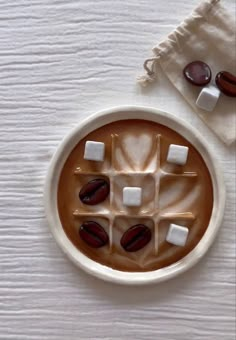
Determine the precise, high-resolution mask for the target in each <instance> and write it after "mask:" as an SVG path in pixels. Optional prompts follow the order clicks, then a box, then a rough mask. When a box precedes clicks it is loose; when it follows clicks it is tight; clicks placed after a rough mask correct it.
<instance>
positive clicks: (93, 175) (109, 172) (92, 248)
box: [45, 107, 225, 284]
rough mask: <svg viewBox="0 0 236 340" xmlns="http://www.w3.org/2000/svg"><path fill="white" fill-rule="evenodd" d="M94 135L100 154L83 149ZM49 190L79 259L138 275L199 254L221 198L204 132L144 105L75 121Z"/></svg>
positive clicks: (54, 219) (56, 218) (123, 276)
mask: <svg viewBox="0 0 236 340" xmlns="http://www.w3.org/2000/svg"><path fill="white" fill-rule="evenodd" d="M91 142H92V148H93V147H96V145H97V144H96V143H98V147H100V146H103V147H104V155H103V156H101V158H100V159H99V160H93V149H91V150H92V151H91V150H87V149H88V145H87V143H91ZM93 143H95V144H93ZM99 143H100V144H99ZM101 143H102V144H101ZM173 146H174V149H173V150H170V149H171V148H172V147H173ZM176 147H177V149H176ZM178 148H180V151H181V152H182V151H183V152H185V156H186V157H185V160H184V161H183V162H182V160H183V157H182V155H180V156H178V155H177V154H178V152H179V149H178ZM186 150H187V151H186ZM87 151H88V152H92V157H87V156H86V152H87ZM171 151H172V155H171V154H170V152H171ZM186 152H187V153H186ZM96 155H97V154H96V153H95V158H96V157H97V156H96ZM178 157H180V158H179V159H178ZM181 157H182V158H181ZM91 158H92V159H91ZM172 158H173V159H172ZM181 159H182V160H181ZM130 188H131V191H129V190H130ZM132 189H135V190H136V193H134V194H133V193H131V194H130V192H132ZM137 189H138V190H139V191H137ZM125 190H127V192H128V195H129V194H130V195H131V196H130V197H129V196H127V197H128V198H126V197H125V195H126V193H125ZM137 193H138V194H139V201H137V202H136V203H137V204H136V203H135V204H132V203H130V202H131V201H132V199H135V196H134V197H133V196H132V195H135V194H137ZM45 198H46V200H45V203H46V204H45V207H46V212H47V216H48V219H49V223H50V226H51V230H52V232H53V234H54V236H55V238H56V239H57V241H58V242H59V244H60V246H61V247H62V249H63V250H64V251H65V252H66V253H67V254H68V255H69V257H70V258H71V259H72V260H73V261H74V262H75V263H76V264H77V265H79V266H80V267H82V268H84V269H85V270H86V271H88V272H90V273H92V274H94V275H96V276H99V277H101V278H103V279H107V280H110V281H116V282H120V283H134V284H135V283H147V282H153V281H161V280H164V279H167V278H169V277H172V276H174V275H176V274H178V273H179V272H182V271H184V270H186V269H187V268H189V267H190V266H192V265H193V264H194V263H195V262H197V260H198V259H199V258H200V257H201V256H202V255H203V254H204V253H205V252H206V250H207V249H208V248H209V246H210V244H211V243H212V242H213V239H214V237H215V234H216V232H217V230H218V228H219V226H220V224H221V222H222V217H223V210H224V200H225V198H224V182H223V180H222V177H221V174H220V173H219V168H218V166H216V164H215V160H214V159H213V158H212V157H211V155H210V153H209V151H208V148H207V145H206V144H205V143H204V141H203V140H202V137H201V136H199V135H198V134H197V133H196V132H195V131H193V130H192V128H190V127H188V126H186V124H185V123H184V122H180V120H179V119H177V118H174V117H172V116H170V115H168V114H166V113H162V112H160V111H157V110H155V109H148V108H139V107H121V108H116V109H111V110H108V111H105V112H102V113H99V114H97V115H95V116H93V117H91V118H90V119H89V120H87V122H85V123H84V124H81V125H80V126H79V127H78V128H77V129H76V130H75V131H73V132H72V133H71V135H69V136H68V138H67V139H65V140H64V141H63V143H62V145H61V147H60V148H59V150H58V152H57V153H56V155H55V156H54V159H53V161H52V165H51V168H50V169H49V174H48V178H47V183H46V195H45ZM126 199H127V202H126ZM129 200H131V201H129ZM144 272H145V273H144Z"/></svg>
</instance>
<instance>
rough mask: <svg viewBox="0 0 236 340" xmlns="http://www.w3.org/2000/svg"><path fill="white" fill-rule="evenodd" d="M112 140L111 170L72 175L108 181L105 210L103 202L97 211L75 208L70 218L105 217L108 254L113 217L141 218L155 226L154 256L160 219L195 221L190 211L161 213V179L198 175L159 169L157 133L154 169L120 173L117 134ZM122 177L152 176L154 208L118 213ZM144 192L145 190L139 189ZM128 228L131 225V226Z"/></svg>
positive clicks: (111, 238)
mask: <svg viewBox="0 0 236 340" xmlns="http://www.w3.org/2000/svg"><path fill="white" fill-rule="evenodd" d="M111 138H112V141H111V148H112V149H111V162H110V167H109V168H106V170H105V171H103V172H100V171H94V172H88V171H83V170H81V169H80V168H77V169H76V170H75V171H74V174H75V175H76V176H88V177H89V176H94V177H101V176H106V177H107V178H108V179H109V182H110V195H109V209H108V210H107V211H103V209H102V208H103V203H100V204H99V205H97V207H98V206H101V209H100V210H96V211H80V209H76V210H75V211H74V212H73V215H74V217H75V218H78V217H80V218H82V219H83V218H84V219H86V218H91V217H94V218H98V217H104V218H106V219H107V220H108V221H109V232H108V234H109V250H110V253H112V252H113V250H112V249H113V230H114V228H115V226H114V221H115V219H116V218H118V217H119V218H137V219H140V221H142V219H145V218H148V219H149V220H150V221H151V222H152V223H153V226H154V235H153V238H154V251H155V255H158V250H159V240H158V239H159V224H160V222H161V221H163V220H168V221H171V220H173V221H176V220H186V221H188V220H190V221H193V220H194V219H195V216H194V214H193V213H192V212H189V211H187V212H169V213H163V212H162V209H160V206H159V191H160V184H161V181H162V179H163V178H164V177H175V178H181V177H190V178H194V177H196V176H197V173H196V172H183V173H181V174H178V173H167V172H165V171H164V170H163V169H162V168H161V161H160V155H161V134H158V135H156V136H155V155H154V157H155V161H156V162H155V164H156V166H155V168H154V169H153V170H151V171H145V169H144V171H141V170H140V171H135V170H125V171H120V170H117V168H116V161H115V157H114V155H115V152H116V143H117V140H118V139H119V136H118V135H111ZM122 175H127V176H134V175H139V176H147V175H148V176H151V178H152V179H153V182H154V187H155V189H154V204H153V208H152V209H151V210H150V211H148V212H147V211H145V210H144V209H142V206H141V207H139V208H133V207H132V208H131V207H130V208H127V209H124V211H119V209H117V207H116V206H115V204H114V185H115V183H116V182H117V181H118V180H119V177H120V176H122ZM142 189H143V191H144V190H145V188H142ZM130 227H131V225H130Z"/></svg>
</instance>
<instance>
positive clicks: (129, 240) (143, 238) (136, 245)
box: [120, 224, 152, 252]
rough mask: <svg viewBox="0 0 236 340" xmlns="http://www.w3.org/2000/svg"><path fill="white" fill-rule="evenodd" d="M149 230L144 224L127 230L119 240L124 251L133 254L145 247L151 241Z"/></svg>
mask: <svg viewBox="0 0 236 340" xmlns="http://www.w3.org/2000/svg"><path fill="white" fill-rule="evenodd" d="M151 237H152V233H151V230H150V229H149V228H148V227H147V226H145V225H144V224H136V225H134V226H133V227H131V228H129V229H128V230H127V231H126V232H125V233H124V235H123V236H122V238H121V241H120V244H121V246H122V247H123V248H124V250H126V251H128V252H135V251H138V250H140V249H142V248H143V247H145V246H146V245H147V244H148V243H149V242H150V240H151Z"/></svg>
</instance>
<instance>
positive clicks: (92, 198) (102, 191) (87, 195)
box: [79, 178, 110, 205]
mask: <svg viewBox="0 0 236 340" xmlns="http://www.w3.org/2000/svg"><path fill="white" fill-rule="evenodd" d="M109 191H110V185H109V183H108V182H107V181H106V180H104V179H102V178H98V179H93V180H92V181H90V182H88V183H86V184H85V185H84V186H83V187H82V189H81V190H80V193H79V198H80V200H81V201H82V202H83V203H84V204H87V205H95V204H99V203H101V202H103V201H105V199H106V198H107V196H108V195H109Z"/></svg>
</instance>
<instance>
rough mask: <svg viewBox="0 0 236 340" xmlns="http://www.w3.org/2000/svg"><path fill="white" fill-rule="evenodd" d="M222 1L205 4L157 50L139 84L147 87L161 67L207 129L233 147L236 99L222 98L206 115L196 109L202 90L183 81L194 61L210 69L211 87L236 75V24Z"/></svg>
mask: <svg viewBox="0 0 236 340" xmlns="http://www.w3.org/2000/svg"><path fill="white" fill-rule="evenodd" d="M219 1H220V0H208V1H206V0H204V1H203V2H202V3H200V5H199V6H198V7H197V8H196V9H195V10H194V12H193V13H192V14H191V15H190V16H189V17H188V18H187V19H186V20H185V21H184V22H183V23H181V24H180V26H179V27H177V28H176V29H175V30H174V31H173V32H172V33H171V34H170V35H169V36H168V37H167V38H166V40H165V41H163V42H161V43H160V44H159V45H157V46H155V47H154V48H153V52H154V55H155V56H154V58H151V59H147V60H146V61H145V63H144V67H145V69H146V71H147V74H146V75H144V76H141V77H139V79H138V81H139V82H140V83H141V84H142V85H144V86H145V85H146V84H147V83H148V82H152V81H154V80H155V78H156V77H158V75H156V68H155V64H156V63H158V64H159V65H160V66H161V68H162V69H163V71H164V72H165V74H166V76H167V77H168V78H169V79H170V81H171V82H172V83H173V85H174V86H175V87H176V88H177V89H178V90H179V92H180V93H181V94H182V95H183V97H184V98H185V99H186V101H187V102H188V103H189V104H190V105H191V107H192V108H193V109H194V111H195V112H196V113H197V114H198V115H199V116H200V117H201V119H202V120H203V121H204V122H205V123H206V124H207V125H208V127H210V128H211V129H212V130H213V131H214V132H215V133H216V134H217V135H218V136H219V137H220V138H221V140H222V141H223V142H224V143H225V144H227V145H230V144H232V143H233V142H234V141H235V140H236V98H232V97H227V96H225V95H224V94H221V95H220V98H219V100H218V102H217V104H216V107H215V109H214V110H213V111H212V112H207V111H204V110H202V109H200V108H198V107H197V106H196V99H197V97H198V95H199V92H200V91H201V88H199V87H197V86H194V85H192V84H189V83H188V82H187V81H186V79H185V78H184V77H183V68H184V67H185V66H186V65H187V64H188V63H190V62H192V61H194V60H202V61H204V62H205V63H207V64H208V65H209V66H210V68H211V70H212V81H211V82H212V83H214V79H215V75H216V74H217V73H218V72H220V71H228V72H231V73H232V74H234V75H236V37H235V35H236V29H235V22H234V18H233V16H231V15H230V14H229V13H228V12H227V11H226V10H225V8H224V7H223V6H222V5H221V4H220V2H219ZM232 14H233V13H232Z"/></svg>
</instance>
